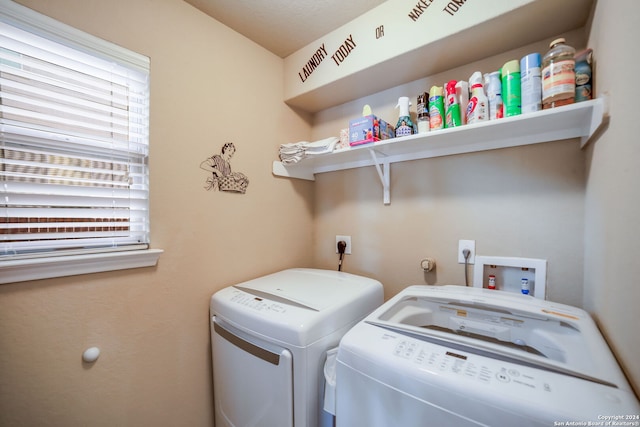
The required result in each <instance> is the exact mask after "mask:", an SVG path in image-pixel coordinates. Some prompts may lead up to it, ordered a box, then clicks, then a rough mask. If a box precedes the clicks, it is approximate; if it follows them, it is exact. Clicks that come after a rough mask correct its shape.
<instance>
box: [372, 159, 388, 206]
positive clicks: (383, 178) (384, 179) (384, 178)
mask: <svg viewBox="0 0 640 427" xmlns="http://www.w3.org/2000/svg"><path fill="white" fill-rule="evenodd" d="M369 153H370V154H371V158H372V159H373V163H374V164H375V166H376V171H378V176H379V177H380V182H381V183H382V192H383V202H384V204H385V205H390V204H391V190H390V189H389V187H390V183H391V166H390V162H389V161H388V160H384V161H382V162H380V161H379V160H378V156H376V152H375V150H369ZM380 164H382V168H380Z"/></svg>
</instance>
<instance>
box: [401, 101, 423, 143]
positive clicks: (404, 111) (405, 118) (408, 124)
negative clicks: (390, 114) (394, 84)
mask: <svg viewBox="0 0 640 427" xmlns="http://www.w3.org/2000/svg"><path fill="white" fill-rule="evenodd" d="M409 105H411V102H409V97H408V96H401V97H400V98H398V105H396V108H400V115H399V116H398V123H397V124H396V137H398V136H407V135H413V134H414V133H418V129H416V126H415V125H414V124H413V121H411V115H410V114H409Z"/></svg>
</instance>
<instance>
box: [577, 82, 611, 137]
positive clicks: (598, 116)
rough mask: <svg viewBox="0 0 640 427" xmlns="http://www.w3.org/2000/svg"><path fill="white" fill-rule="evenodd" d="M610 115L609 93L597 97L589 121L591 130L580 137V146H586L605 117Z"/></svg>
mask: <svg viewBox="0 0 640 427" xmlns="http://www.w3.org/2000/svg"><path fill="white" fill-rule="evenodd" d="M608 115H609V99H608V97H607V94H606V93H605V94H602V95H601V96H600V97H598V98H596V99H595V100H594V102H593V108H592V109H591V120H590V121H589V130H588V134H587V135H583V136H582V137H581V138H580V148H584V146H585V145H587V144H588V143H589V141H590V139H591V137H592V136H593V134H594V133H596V131H597V130H598V129H599V128H600V125H602V122H603V121H604V120H605V117H607V116H608Z"/></svg>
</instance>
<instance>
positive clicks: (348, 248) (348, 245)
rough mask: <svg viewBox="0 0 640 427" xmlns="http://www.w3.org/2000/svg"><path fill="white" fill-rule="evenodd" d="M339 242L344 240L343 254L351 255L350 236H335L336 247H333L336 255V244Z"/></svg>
mask: <svg viewBox="0 0 640 427" xmlns="http://www.w3.org/2000/svg"><path fill="white" fill-rule="evenodd" d="M340 240H344V241H345V242H346V243H347V247H346V248H345V250H344V253H345V254H346V255H351V236H336V245H335V246H334V247H335V248H336V253H338V242H339V241H340Z"/></svg>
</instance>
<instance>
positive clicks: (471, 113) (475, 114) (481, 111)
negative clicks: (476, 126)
mask: <svg viewBox="0 0 640 427" xmlns="http://www.w3.org/2000/svg"><path fill="white" fill-rule="evenodd" d="M469 85H470V86H471V99H469V105H467V123H469V124H472V123H478V122H484V121H486V120H489V114H488V111H487V109H488V103H489V102H488V100H487V95H485V94H484V88H483V87H482V73H481V72H480V71H476V72H475V73H473V74H472V75H471V77H469Z"/></svg>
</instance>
